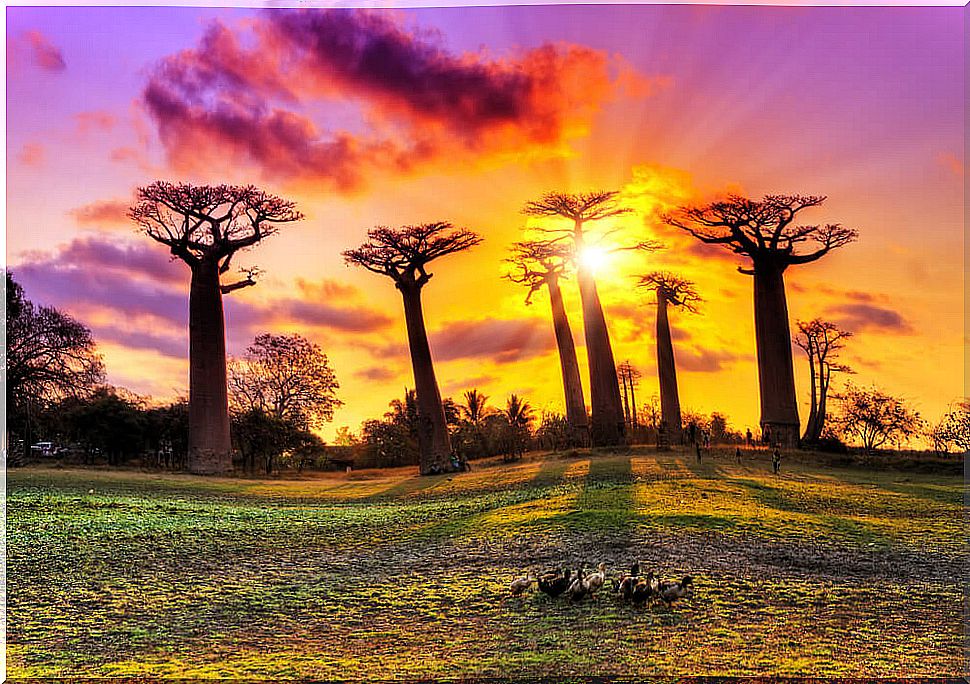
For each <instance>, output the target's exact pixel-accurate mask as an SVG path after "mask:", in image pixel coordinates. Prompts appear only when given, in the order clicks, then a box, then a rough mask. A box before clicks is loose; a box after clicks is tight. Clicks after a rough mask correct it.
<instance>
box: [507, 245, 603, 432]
mask: <svg viewBox="0 0 970 684" xmlns="http://www.w3.org/2000/svg"><path fill="white" fill-rule="evenodd" d="M511 251H512V256H511V257H509V258H508V259H507V260H506V261H507V262H508V263H509V264H511V266H512V269H513V270H512V271H511V272H510V273H508V274H506V276H505V277H506V278H508V279H509V280H511V281H512V282H513V283H518V284H520V285H525V286H527V287H528V288H529V293H528V294H527V295H526V297H525V303H526V304H530V303H531V302H532V296H533V295H534V294H535V293H536V292H538V291H539V290H541V289H542V288H543V287H546V288H547V289H548V290H549V302H550V304H551V305H552V327H553V331H554V332H555V335H556V347H557V348H558V350H559V366H560V368H561V369H562V384H563V391H564V393H565V404H566V422H567V424H568V425H569V432H570V441H571V442H573V443H574V444H576V445H581V446H586V445H588V444H589V425H588V421H587V416H586V403H585V402H584V400H583V381H582V379H581V377H580V374H579V361H578V360H577V358H576V344H575V342H574V341H573V333H572V329H571V328H570V326H569V317H568V316H567V315H566V307H565V305H564V304H563V299H562V289H561V288H560V286H559V280H560V278H562V277H563V276H564V275H566V274H567V273H568V271H569V266H570V258H571V254H572V253H571V250H570V248H569V247H567V246H565V245H561V244H556V243H551V242H537V241H527V242H516V243H515V244H513V245H512V248H511Z"/></svg>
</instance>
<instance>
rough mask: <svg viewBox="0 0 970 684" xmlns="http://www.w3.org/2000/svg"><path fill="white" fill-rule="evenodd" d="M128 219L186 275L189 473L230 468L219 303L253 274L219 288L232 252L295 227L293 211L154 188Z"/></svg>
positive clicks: (265, 200)
mask: <svg viewBox="0 0 970 684" xmlns="http://www.w3.org/2000/svg"><path fill="white" fill-rule="evenodd" d="M137 198H138V203H137V204H136V205H135V206H133V207H132V208H131V209H130V210H129V216H130V217H131V218H132V220H134V221H135V223H137V224H138V225H139V226H140V227H141V228H142V230H143V231H144V233H145V234H146V235H148V237H150V238H152V239H153V240H155V241H156V242H160V243H161V244H163V245H165V246H166V247H168V248H169V250H170V251H171V253H172V256H173V258H178V259H181V260H182V261H184V262H185V263H186V265H188V267H189V269H190V271H191V286H190V289H189V453H188V466H189V471H191V472H193V473H199V474H214V473H224V472H227V471H229V470H230V469H231V468H232V453H231V448H232V447H231V443H230V441H229V400H228V393H227V387H226V331H225V318H224V314H223V310H222V296H223V295H224V294H228V293H230V292H234V291H236V290H239V289H242V288H244V287H249V286H251V285H255V284H256V281H255V279H254V275H255V269H250V270H249V271H245V274H246V275H245V277H244V278H243V279H241V280H238V281H235V282H232V283H228V284H224V283H223V282H222V277H223V276H224V275H225V274H226V273H228V272H229V269H230V267H231V263H232V259H233V257H234V256H235V254H236V252H238V251H239V250H241V249H246V248H247V247H252V246H253V245H255V244H257V243H259V242H260V241H262V240H263V239H265V238H267V237H269V236H270V235H273V234H274V233H276V232H277V230H278V229H279V225H280V224H283V223H289V222H292V221H298V220H300V219H302V218H303V215H302V214H301V213H300V212H298V211H297V210H296V205H295V204H294V203H293V202H291V201H289V200H285V199H281V198H279V197H276V196H275V195H270V194H267V193H265V192H263V191H262V190H259V189H257V188H255V187H253V186H251V185H250V186H237V185H216V186H212V185H202V186H195V185H189V184H186V183H167V182H164V181H156V182H155V183H152V184H151V185H148V186H145V187H142V188H138V193H137Z"/></svg>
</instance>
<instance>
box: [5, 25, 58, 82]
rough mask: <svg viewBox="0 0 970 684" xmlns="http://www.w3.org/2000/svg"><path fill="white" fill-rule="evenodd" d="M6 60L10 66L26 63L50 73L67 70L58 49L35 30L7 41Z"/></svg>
mask: <svg viewBox="0 0 970 684" xmlns="http://www.w3.org/2000/svg"><path fill="white" fill-rule="evenodd" d="M7 60H8V62H10V63H11V64H14V65H16V64H20V63H27V64H31V65H33V66H35V67H37V68H39V69H43V70H44V71H50V72H55V73H56V72H61V71H64V70H65V69H66V68H67V63H66V62H65V61H64V55H63V53H62V52H61V50H60V48H58V47H57V46H56V45H54V44H53V43H52V42H51V41H50V39H49V38H48V37H47V36H45V35H44V34H43V33H41V32H40V31H37V30H31V31H24V32H23V33H22V34H20V35H18V36H14V37H12V38H10V39H9V40H8V41H7Z"/></svg>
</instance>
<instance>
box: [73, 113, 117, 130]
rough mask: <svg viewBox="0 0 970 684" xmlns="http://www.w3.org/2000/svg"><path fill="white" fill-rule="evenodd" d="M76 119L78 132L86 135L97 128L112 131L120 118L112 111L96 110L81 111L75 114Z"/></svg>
mask: <svg viewBox="0 0 970 684" xmlns="http://www.w3.org/2000/svg"><path fill="white" fill-rule="evenodd" d="M74 121H75V122H77V130H78V133H80V134H82V135H86V134H88V133H90V132H91V131H96V130H101V131H110V130H111V129H112V128H114V126H115V124H116V123H117V122H118V118H117V117H116V116H115V115H114V114H112V113H110V112H106V111H102V110H96V111H91V112H79V113H77V114H75V115H74Z"/></svg>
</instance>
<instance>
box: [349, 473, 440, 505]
mask: <svg viewBox="0 0 970 684" xmlns="http://www.w3.org/2000/svg"><path fill="white" fill-rule="evenodd" d="M448 479H449V476H448V475H414V476H411V477H408V478H405V479H404V480H401V481H400V482H398V483H397V484H394V485H391V486H390V487H388V488H387V489H383V490H381V491H379V492H377V493H376V494H372V495H370V496H367V497H363V498H361V499H359V500H358V501H360V502H362V503H371V502H378V501H393V500H394V499H403V498H405V497H409V496H421V495H424V494H427V493H428V492H429V491H430V490H432V489H434V488H435V487H437V486H438V485H440V484H441V483H443V482H446V481H447V480H448Z"/></svg>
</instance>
